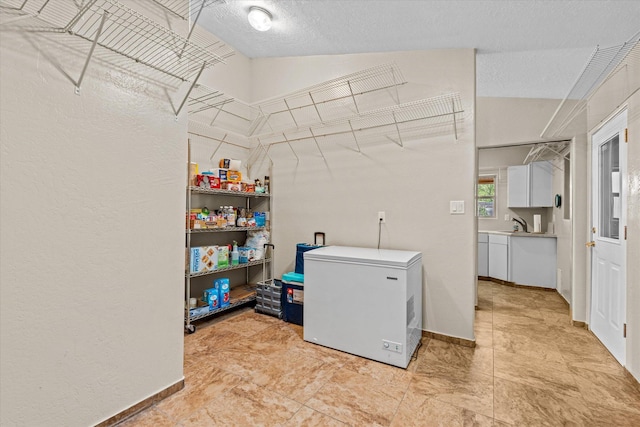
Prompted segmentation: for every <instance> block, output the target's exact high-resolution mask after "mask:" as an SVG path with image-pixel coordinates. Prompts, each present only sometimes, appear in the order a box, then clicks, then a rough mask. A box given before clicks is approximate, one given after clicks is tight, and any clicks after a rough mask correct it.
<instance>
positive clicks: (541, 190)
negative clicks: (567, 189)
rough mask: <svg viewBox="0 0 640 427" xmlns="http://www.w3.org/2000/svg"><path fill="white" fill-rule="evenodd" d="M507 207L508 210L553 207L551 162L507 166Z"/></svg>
mask: <svg viewBox="0 0 640 427" xmlns="http://www.w3.org/2000/svg"><path fill="white" fill-rule="evenodd" d="M507 177H508V178H507V179H508V194H507V198H508V205H509V207H510V208H539V207H552V206H553V191H552V187H553V165H552V164H551V162H547V161H544V162H532V163H530V164H528V165H518V166H509V167H508V168H507Z"/></svg>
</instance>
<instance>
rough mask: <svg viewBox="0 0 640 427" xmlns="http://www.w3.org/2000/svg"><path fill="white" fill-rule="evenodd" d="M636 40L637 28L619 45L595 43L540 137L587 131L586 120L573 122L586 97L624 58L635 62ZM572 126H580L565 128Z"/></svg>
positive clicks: (639, 39)
mask: <svg viewBox="0 0 640 427" xmlns="http://www.w3.org/2000/svg"><path fill="white" fill-rule="evenodd" d="M639 43H640V31H638V32H637V33H636V34H634V35H633V36H632V37H631V38H630V39H629V40H627V41H626V42H625V43H623V44H621V45H617V46H612V47H608V48H600V47H599V46H598V47H596V48H595V50H594V51H593V53H592V54H591V57H590V58H589V60H588V61H587V64H586V65H585V67H584V69H583V70H582V72H581V73H580V75H579V76H578V78H577V79H576V81H575V83H574V84H573V86H572V87H571V89H570V90H569V93H568V94H567V96H565V97H564V99H563V100H562V101H561V102H560V104H559V105H558V108H557V109H556V111H555V112H554V113H553V116H551V118H550V119H549V122H548V123H547V125H546V126H545V128H544V129H543V130H542V133H541V134H540V137H541V138H555V137H561V136H565V137H572V136H573V135H575V134H577V133H586V132H587V129H586V122H584V124H579V125H576V124H575V123H574V120H575V119H576V118H578V116H580V114H582V113H583V112H584V111H585V109H586V108H587V102H588V99H589V97H590V96H591V95H592V94H593V93H594V91H595V90H596V89H597V88H598V86H599V85H600V84H602V83H603V82H605V81H606V79H608V78H609V77H610V76H613V75H614V74H615V73H617V72H618V71H620V67H619V66H620V65H621V64H622V63H623V61H625V60H628V61H634V62H637V61H638V60H639V59H640V51H639V50H638V49H637V47H638V46H639ZM621 101H622V100H621ZM575 126H579V127H580V129H577V130H573V131H570V132H565V130H567V128H569V127H575ZM563 132H564V133H563Z"/></svg>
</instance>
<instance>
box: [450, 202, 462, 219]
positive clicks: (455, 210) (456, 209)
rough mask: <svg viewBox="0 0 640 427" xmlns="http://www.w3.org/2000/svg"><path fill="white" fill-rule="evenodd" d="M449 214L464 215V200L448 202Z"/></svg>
mask: <svg viewBox="0 0 640 427" xmlns="http://www.w3.org/2000/svg"><path fill="white" fill-rule="evenodd" d="M449 213H451V214H455V215H459V214H463V213H464V200H451V201H450V202H449Z"/></svg>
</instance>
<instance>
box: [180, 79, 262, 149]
mask: <svg viewBox="0 0 640 427" xmlns="http://www.w3.org/2000/svg"><path fill="white" fill-rule="evenodd" d="M187 111H188V112H189V119H190V120H194V121H196V122H200V123H202V124H207V125H208V126H215V127H219V128H221V129H224V130H226V131H227V130H228V131H231V132H235V133H237V134H239V135H242V136H244V137H248V136H249V135H251V134H252V133H253V132H254V130H255V127H256V125H257V123H258V120H259V119H260V118H261V117H262V114H261V113H260V110H258V109H257V108H254V107H252V106H250V105H249V104H246V103H244V102H242V101H239V100H237V99H235V98H232V97H230V96H226V95H225V94H224V93H222V92H220V91H217V90H215V89H211V88H209V87H207V86H204V85H199V84H197V85H195V87H194V88H193V90H192V91H191V94H190V95H189V98H188V101H187Z"/></svg>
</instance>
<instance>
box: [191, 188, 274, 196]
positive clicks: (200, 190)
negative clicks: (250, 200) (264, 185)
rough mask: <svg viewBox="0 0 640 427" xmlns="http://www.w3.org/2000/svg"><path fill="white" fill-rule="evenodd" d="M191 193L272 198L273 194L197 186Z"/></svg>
mask: <svg viewBox="0 0 640 427" xmlns="http://www.w3.org/2000/svg"><path fill="white" fill-rule="evenodd" d="M189 191H191V192H192V193H196V194H216V195H223V196H238V197H271V193H247V192H246V191H233V190H222V189H217V188H200V187H195V186H190V187H189Z"/></svg>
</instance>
